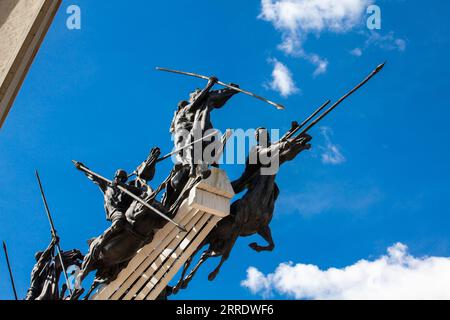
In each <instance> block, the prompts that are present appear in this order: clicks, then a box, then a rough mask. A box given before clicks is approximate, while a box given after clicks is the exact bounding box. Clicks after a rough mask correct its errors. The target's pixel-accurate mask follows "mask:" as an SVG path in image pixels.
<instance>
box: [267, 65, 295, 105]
mask: <svg viewBox="0 0 450 320" xmlns="http://www.w3.org/2000/svg"><path fill="white" fill-rule="evenodd" d="M270 62H271V63H273V65H274V68H273V71H272V81H271V82H270V83H269V87H270V88H271V89H272V90H275V91H277V92H279V93H280V94H281V95H282V96H283V97H285V98H286V97H288V96H290V95H292V94H294V93H297V92H298V91H299V89H298V88H297V86H296V85H295V82H294V80H293V79H292V73H291V71H290V70H289V69H288V68H287V67H286V66H285V65H284V64H282V63H281V62H279V61H278V60H276V59H271V60H270Z"/></svg>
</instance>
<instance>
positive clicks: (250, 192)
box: [173, 128, 312, 293]
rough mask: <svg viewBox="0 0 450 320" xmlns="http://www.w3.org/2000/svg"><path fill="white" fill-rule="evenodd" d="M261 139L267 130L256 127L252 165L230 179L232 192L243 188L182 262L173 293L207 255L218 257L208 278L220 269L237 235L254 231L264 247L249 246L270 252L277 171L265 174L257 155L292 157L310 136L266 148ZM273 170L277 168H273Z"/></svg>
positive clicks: (281, 159)
mask: <svg viewBox="0 0 450 320" xmlns="http://www.w3.org/2000/svg"><path fill="white" fill-rule="evenodd" d="M262 139H265V141H266V142H268V141H269V135H268V133H267V130H265V129H264V128H260V129H258V130H257V131H256V140H257V142H258V145H257V146H256V147H255V149H254V150H253V151H252V152H253V156H254V157H255V158H254V159H256V161H255V164H251V162H250V161H249V159H247V164H246V169H245V171H244V173H243V174H242V176H241V177H240V178H239V179H238V180H236V181H233V182H232V186H233V189H234V191H235V193H236V194H238V193H241V192H243V191H244V190H247V192H246V193H245V194H244V196H243V197H242V198H241V199H238V200H236V201H235V202H234V203H233V204H232V205H231V208H230V215H229V216H227V217H225V218H224V219H222V220H221V221H220V222H219V223H218V224H217V226H216V227H215V229H213V231H212V232H211V233H210V234H209V235H208V236H207V237H206V238H205V240H204V241H203V242H202V244H201V245H200V246H199V247H198V249H197V251H196V252H195V253H194V254H193V255H192V256H191V257H190V258H189V259H188V261H186V263H185V265H184V269H183V272H182V275H181V279H180V281H179V282H178V284H177V285H176V286H175V288H174V289H173V292H174V293H177V292H178V290H179V289H180V288H182V289H185V288H186V287H187V285H188V284H189V282H190V281H191V280H192V278H193V277H194V275H195V273H196V272H197V270H198V269H199V267H200V266H201V265H202V264H203V263H204V262H205V261H206V260H208V259H209V258H211V257H219V256H220V257H221V260H220V262H219V264H218V266H217V267H216V268H215V269H214V270H213V271H212V272H211V273H210V274H209V276H208V279H209V280H210V281H212V280H214V279H215V278H216V276H217V274H218V273H219V271H220V268H221V267H222V265H223V263H224V262H225V261H226V260H227V259H228V257H229V255H230V253H231V250H232V248H233V246H234V244H235V242H236V240H237V239H238V238H239V237H247V236H251V235H254V234H258V235H260V236H261V237H262V238H263V239H264V240H265V241H267V245H266V246H261V245H259V244H257V243H251V244H250V245H249V246H250V248H252V249H253V250H255V251H257V252H261V251H272V250H273V249H274V247H275V243H274V241H273V239H272V234H271V230H270V226H269V224H270V222H271V221H272V217H273V213H274V208H275V201H276V200H277V198H278V195H279V188H278V186H277V184H276V182H275V178H276V174H277V172H273V173H268V174H265V173H264V172H263V170H264V168H266V169H267V164H263V163H262V161H261V158H262V157H264V156H269V157H271V156H273V157H278V161H279V165H282V164H283V163H285V162H287V161H291V160H293V159H294V158H295V157H296V156H297V155H298V154H299V153H300V152H302V151H303V150H309V149H310V148H311V145H310V144H309V141H311V139H312V137H311V136H309V135H307V134H303V135H301V136H298V137H296V138H293V139H286V140H284V139H281V140H280V141H278V142H276V143H273V144H270V143H267V144H266V145H267V146H266V147H263V146H261V141H262ZM276 171H277V170H276ZM206 245H208V248H207V249H206V250H205V251H204V252H203V253H202V255H201V257H200V260H199V262H198V263H197V265H196V266H195V267H194V268H193V269H192V271H191V272H190V273H189V275H188V276H187V277H186V278H185V275H186V273H187V270H188V268H189V266H190V264H191V263H192V259H193V257H194V256H195V255H196V253H198V252H199V251H200V250H201V249H202V248H203V247H204V246H206Z"/></svg>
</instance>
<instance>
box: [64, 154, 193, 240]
mask: <svg viewBox="0 0 450 320" xmlns="http://www.w3.org/2000/svg"><path fill="white" fill-rule="evenodd" d="M72 162H73V163H74V164H77V163H79V162H77V161H74V160H72ZM77 168H78V169H79V170H81V171H84V172H87V173H89V174H90V175H92V176H94V177H97V178H98V179H100V180H103V181H104V182H106V183H107V184H109V185H111V184H112V181H111V180H108V179H106V178H105V177H102V176H101V175H99V174H97V173H95V172H93V171H91V170H89V169H88V168H86V167H85V166H83V165H79V167H77ZM117 187H118V188H119V190H120V191H122V192H124V193H126V194H127V195H129V196H130V197H131V198H133V199H134V200H136V201H137V202H139V203H140V204H142V205H143V206H145V207H147V208H148V209H150V210H151V211H153V212H155V213H156V214H157V215H159V216H161V217H162V218H164V219H165V220H167V221H169V222H171V223H173V224H174V225H176V226H177V227H178V229H180V230H181V231H183V232H187V230H186V228H185V227H184V226H182V225H180V224H179V223H176V222H175V221H173V220H172V219H170V218H169V217H168V216H166V215H165V214H164V213H162V212H160V211H159V210H158V209H156V208H154V207H152V206H151V205H149V204H148V203H147V202H145V201H144V200H143V199H141V198H139V197H138V196H136V195H135V194H134V193H132V192H130V191H128V190H127V189H126V188H124V187H122V186H121V185H118V186H117Z"/></svg>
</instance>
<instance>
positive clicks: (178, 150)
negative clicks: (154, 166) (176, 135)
mask: <svg viewBox="0 0 450 320" xmlns="http://www.w3.org/2000/svg"><path fill="white" fill-rule="evenodd" d="M218 132H219V131H217V130H215V131H214V132H212V133H210V134H208V135H206V136H204V137H203V138H200V139H197V140H195V141H194V142H191V143H189V144H187V145H185V146H182V147H181V148H178V149H177V150H174V151H172V152H171V153H169V154H166V155H165V156H163V157H161V158H159V159H158V160H156V162H157V163H158V162H161V161H164V160H166V159H168V158H170V157H171V156H173V155H174V154H177V153H179V152H181V151H183V150H185V149H187V148H189V147H190V146H192V145H194V144H196V143H198V142H201V141H203V140H206V139H208V138H210V137H212V136H215V135H216V134H217V133H218Z"/></svg>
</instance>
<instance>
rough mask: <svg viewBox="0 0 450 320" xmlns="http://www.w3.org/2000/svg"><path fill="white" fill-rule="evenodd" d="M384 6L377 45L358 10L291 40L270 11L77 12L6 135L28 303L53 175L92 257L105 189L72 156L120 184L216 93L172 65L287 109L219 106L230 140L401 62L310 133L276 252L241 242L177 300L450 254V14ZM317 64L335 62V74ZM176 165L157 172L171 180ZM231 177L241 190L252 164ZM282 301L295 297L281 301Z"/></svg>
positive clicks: (8, 191) (18, 267)
mask: <svg viewBox="0 0 450 320" xmlns="http://www.w3.org/2000/svg"><path fill="white" fill-rule="evenodd" d="M281 2H283V1H281ZM297 2H298V3H301V2H302V1H297ZM344 2H348V3H350V5H352V4H360V3H363V4H365V3H366V2H368V1H357V0H349V1H344ZM323 3H325V4H327V3H329V1H328V0H327V1H324V2H323ZM376 3H377V4H378V5H379V6H380V8H381V10H382V29H381V30H377V31H376V32H377V33H376V34H375V35H374V34H373V33H371V32H370V31H369V30H368V29H367V28H366V27H365V22H364V21H365V19H366V18H367V17H368V16H367V15H366V14H365V9H364V10H363V11H364V12H363V13H362V14H361V12H359V13H358V11H356V13H354V14H353V15H352V16H351V18H355V17H356V18H355V21H353V20H351V21H352V23H351V25H350V26H347V27H348V28H346V29H341V30H336V29H333V28H327V27H326V26H325V27H323V28H322V29H320V30H319V29H305V28H304V27H302V21H303V22H304V20H300V22H299V23H297V24H296V25H295V26H294V29H289V28H286V27H283V26H282V25H280V24H277V23H282V22H283V21H284V20H283V19H284V18H285V17H284V16H279V17H278V18H279V20H273V19H272V20H271V19H269V18H268V16H266V17H265V18H264V17H261V16H260V14H261V12H262V5H261V2H260V1H237V0H230V1H226V2H225V1H206V0H201V1H170V2H161V1H159V2H154V1H143V0H139V1H135V2H134V5H133V6H130V5H128V6H124V5H123V3H122V2H121V1H108V2H106V1H96V2H93V1H87V0H84V1H82V0H80V1H63V4H62V7H61V9H60V11H59V13H58V15H57V17H56V19H55V21H54V24H53V25H52V27H51V29H50V31H49V33H48V36H47V38H46V40H45V42H44V43H43V46H42V48H41V50H40V52H39V54H38V56H37V58H36V60H35V62H34V64H33V66H32V68H31V70H30V73H29V75H28V77H27V79H26V81H25V83H24V85H23V88H22V90H21V92H20V94H19V96H18V97H17V99H16V101H15V104H14V106H13V108H12V110H11V112H10V114H9V117H8V119H7V121H6V122H5V124H4V126H3V128H2V129H1V132H0V177H1V179H0V238H1V239H4V240H5V241H7V243H8V246H9V250H10V258H11V260H12V265H13V268H14V275H15V280H16V284H17V288H18V291H19V295H20V296H22V297H23V296H24V295H25V292H26V289H27V286H28V284H29V274H30V272H31V268H32V266H33V262H34V261H33V256H34V253H35V252H36V251H38V250H41V249H43V248H44V247H45V246H46V245H47V244H48V242H49V240H50V233H49V227H48V223H47V221H46V217H45V213H44V211H43V207H42V204H41V200H40V197H39V192H38V188H37V185H36V182H35V180H34V170H35V169H36V168H38V169H39V170H40V173H41V176H42V179H43V182H44V186H45V188H46V192H47V196H48V200H49V203H50V208H51V209H52V212H53V215H54V220H55V224H56V225H57V230H58V232H59V234H60V236H61V238H62V242H61V246H62V247H63V249H72V248H80V249H81V250H82V251H86V249H87V245H86V240H87V239H89V238H91V237H93V236H95V235H98V234H99V233H101V232H102V231H103V230H104V229H105V228H106V227H107V226H108V224H107V222H106V221H104V212H103V204H102V197H101V194H100V193H99V192H98V190H97V188H96V187H95V186H94V185H92V184H90V182H89V181H87V180H86V179H85V178H84V177H83V176H82V175H81V174H80V173H79V172H77V171H76V170H75V169H73V167H72V165H71V162H70V160H72V159H76V160H80V161H83V162H85V163H86V164H87V165H89V166H90V167H92V168H95V169H96V170H97V171H99V172H101V173H104V174H105V175H112V174H113V172H114V171H115V169H117V168H125V169H128V170H131V169H133V168H135V166H136V165H138V164H139V163H140V162H141V161H142V160H143V159H144V158H145V157H146V155H147V153H148V151H149V150H150V148H151V147H152V146H154V145H158V146H160V147H161V148H162V150H164V151H170V150H171V148H172V144H171V140H170V136H169V133H168V129H169V125H170V121H171V119H172V115H173V111H174V109H175V107H176V105H177V103H178V101H179V100H181V99H185V98H186V95H187V93H188V92H189V91H190V90H192V89H193V88H195V87H197V86H201V85H203V82H202V81H200V80H195V79H192V78H187V77H181V76H175V75H169V74H163V73H158V72H156V71H154V67H155V66H164V67H169V68H170V67H171V68H178V69H182V70H187V71H194V72H198V73H202V74H207V75H209V74H214V75H217V76H218V77H219V78H220V79H223V80H225V81H227V82H231V81H232V82H236V83H239V84H240V85H241V86H242V87H245V88H248V89H249V90H253V91H255V92H257V93H261V94H262V95H264V96H267V97H268V98H271V99H273V100H275V101H278V102H280V103H282V104H284V105H286V107H287V108H286V110H285V111H277V110H275V109H274V108H271V107H270V106H269V105H266V104H264V103H262V102H260V101H258V100H256V99H252V98H250V97H247V96H237V97H235V98H233V100H232V101H231V102H230V103H229V104H228V105H227V107H226V108H224V109H222V110H219V111H214V114H213V115H212V118H213V122H214V124H215V126H216V127H217V128H219V129H222V130H224V129H226V128H256V127H259V126H265V127H268V128H280V129H282V130H286V129H287V128H288V126H289V125H290V121H292V120H302V119H303V118H305V117H306V116H307V115H309V113H311V112H312V111H313V110H314V109H315V108H316V107H317V106H319V105H320V104H321V103H322V102H323V101H324V100H326V99H333V100H336V99H337V98H339V97H340V96H341V95H342V94H343V93H344V92H346V91H347V90H348V89H350V88H351V87H352V86H353V85H354V84H356V83H357V82H359V81H360V80H361V79H362V78H363V77H364V76H365V75H366V74H367V73H369V72H370V71H371V70H372V69H373V68H374V67H375V66H376V65H377V64H379V63H381V62H383V61H385V60H388V64H387V65H386V68H385V69H384V71H383V72H382V73H381V74H380V75H379V76H377V78H375V79H374V80H373V81H372V82H370V83H369V84H368V85H367V86H366V87H364V89H362V90H361V91H359V92H358V93H357V94H356V95H355V96H353V97H352V98H351V99H350V100H349V101H348V102H346V103H345V105H342V106H341V107H340V109H339V110H337V111H336V112H335V113H333V114H332V115H331V116H330V117H328V118H327V119H326V120H325V121H324V122H323V126H325V127H324V128H322V129H320V128H315V129H314V131H312V132H311V133H312V135H313V136H314V140H313V150H311V152H309V153H305V154H303V155H302V156H301V157H299V158H298V159H296V160H295V161H294V162H291V163H289V164H287V165H285V166H284V167H282V169H281V172H280V173H279V175H278V177H277V182H278V184H279V186H280V189H281V196H280V199H279V201H278V203H277V209H276V212H275V216H274V219H273V222H272V224H271V227H272V232H273V236H274V240H275V242H276V249H275V251H274V252H272V253H260V254H257V253H255V252H253V251H252V250H250V249H249V248H248V246H247V244H248V243H250V242H253V240H254V239H253V238H251V239H248V238H244V239H240V240H239V241H238V243H237V245H236V246H235V248H234V250H233V252H232V255H231V257H230V259H229V260H228V261H227V263H226V264H225V265H224V267H223V268H222V272H221V273H220V275H219V276H218V278H217V279H216V280H215V281H214V282H212V283H210V282H208V280H207V279H206V276H207V274H208V273H209V271H210V270H212V268H214V267H215V264H216V263H217V262H218V261H215V260H213V259H212V260H211V261H210V262H209V263H207V264H206V265H205V266H204V267H203V268H202V270H201V271H200V272H199V273H198V275H197V277H196V279H195V280H194V281H193V282H192V283H191V285H190V288H189V290H187V291H185V292H182V293H181V294H179V295H178V296H176V297H175V298H177V299H178V298H180V299H181V298H190V299H200V298H214V299H216V298H217V299H220V298H224V299H241V298H244V299H253V298H256V299H258V298H261V295H260V294H253V293H252V292H251V290H249V289H248V288H246V287H243V286H242V285H241V284H240V282H241V280H244V279H246V278H247V273H246V271H247V269H248V268H249V267H251V266H252V267H254V268H256V269H258V270H259V271H260V272H261V273H263V274H269V273H272V272H274V270H275V269H276V268H277V266H278V265H279V264H280V263H284V262H289V261H292V262H294V263H301V264H311V265H314V266H317V267H318V268H320V269H323V270H326V269H328V268H331V267H335V268H343V267H346V266H349V265H353V264H354V263H355V262H357V261H358V260H360V259H367V260H369V261H374V260H376V259H378V258H379V257H380V256H381V255H383V254H385V252H386V249H387V248H388V247H391V246H392V245H393V244H394V243H397V242H401V243H402V244H404V245H406V246H408V248H409V252H410V253H411V255H413V256H416V257H423V256H433V257H434V256H435V257H449V256H450V242H449V241H450V233H449V230H450V227H449V224H450V212H449V207H450V152H449V149H448V141H449V138H450V128H449V126H448V119H449V117H450V109H449V107H450V103H449V99H448V95H447V94H448V88H449V85H450V83H449V82H450V80H449V79H448V73H449V71H450V63H449V61H448V56H449V49H450V43H449V37H448V34H447V32H446V31H447V30H448V28H449V22H448V19H447V16H446V12H448V11H449V9H450V4H448V3H447V2H445V1H432V2H430V3H427V4H423V2H419V1H377V2H376ZM71 4H76V5H79V6H80V8H81V10H82V29H81V30H68V29H67V28H66V24H65V22H66V19H67V14H66V13H65V9H66V8H67V6H69V5H71ZM364 8H365V7H364ZM266 9H267V8H266ZM269 9H270V8H269ZM269 9H268V10H269ZM266 13H267V12H266ZM269 13H270V12H269ZM258 16H260V18H258ZM305 19H306V18H305ZM333 19H335V17H333V16H332V15H331V17H330V18H329V20H325V21H324V22H325V24H327V23H332V22H334V21H335V20H333ZM337 21H338V22H339V19H337ZM292 30H294V31H295V32H294V33H293V32H292ZM289 37H291V38H292V37H293V39H294V40H298V41H299V44H298V47H297V48H296V52H286V50H284V51H283V50H282V49H281V48H280V47H279V45H280V43H282V42H283V39H284V41H286V39H289ZM296 37H297V38H296ZM355 48H360V49H362V55H360V56H357V55H355V54H354V53H355V51H354V50H355ZM352 51H353V54H352V53H351V52H352ZM313 55H316V56H317V57H319V58H320V61H325V60H326V61H327V67H326V70H323V72H321V73H320V74H317V72H316V73H315V70H316V68H317V65H316V64H314V63H312V62H311V61H312V60H311V59H310V58H311V57H312V56H313ZM277 62H279V63H281V64H282V65H283V66H284V69H283V70H282V71H286V70H289V73H288V78H282V80H283V79H284V80H286V79H288V80H289V81H291V82H289V81H288V82H287V83H288V84H287V85H288V89H287V90H288V91H287V92H289V93H291V94H287V95H286V94H284V96H282V95H281V93H280V92H279V91H280V90H278V91H277V90H273V89H274V88H275V89H277V88H278V89H280V87H279V86H278V87H277V86H276V85H273V86H272V87H271V83H272V84H273V83H274V82H273V80H274V79H273V71H274V67H275V66H276V64H277ZM279 74H280V73H279ZM281 75H282V76H286V72H284V73H283V72H281ZM278 80H280V78H278ZM280 81H281V80H280ZM275 83H276V82H275ZM278 83H279V82H278ZM282 83H284V84H285V85H286V82H285V81H284V82H282ZM293 87H295V88H297V90H289V89H292V88H293ZM284 88H285V89H286V87H284ZM284 93H286V91H284ZM324 154H328V155H329V156H330V157H331V158H332V160H333V159H334V160H336V161H326V160H325V158H324ZM338 155H340V157H339V156H338ZM336 156H337V158H336ZM170 166H171V163H170V162H167V163H164V164H162V165H161V166H159V167H158V174H157V177H156V178H155V184H156V182H159V181H161V180H162V178H163V177H164V176H165V175H166V174H167V172H168V171H169V170H170ZM226 169H227V172H228V174H229V176H230V177H231V178H236V177H238V176H239V174H240V173H241V172H242V170H243V167H242V166H239V165H235V166H226ZM258 241H261V240H259V239H258ZM2 260H3V257H2ZM0 279H1V281H0V299H10V298H12V292H11V289H10V285H9V282H8V275H7V272H6V266H5V264H4V263H3V261H2V263H1V265H0ZM256 291H258V290H256ZM272 297H274V298H291V297H293V295H292V294H291V295H290V294H286V293H285V292H281V291H279V290H278V291H277V290H273V292H272Z"/></svg>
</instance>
